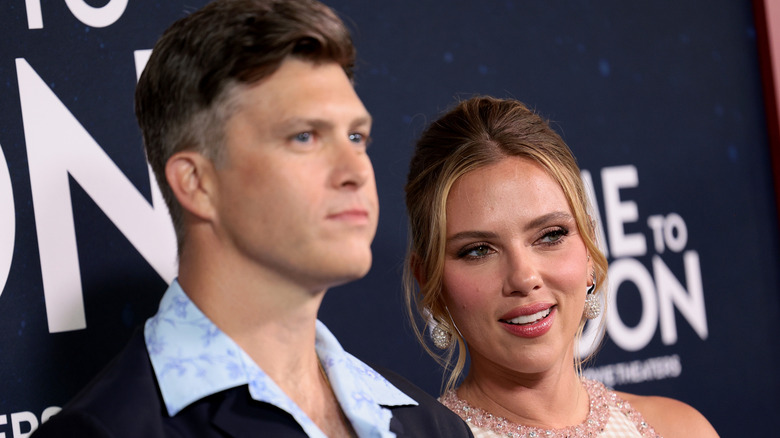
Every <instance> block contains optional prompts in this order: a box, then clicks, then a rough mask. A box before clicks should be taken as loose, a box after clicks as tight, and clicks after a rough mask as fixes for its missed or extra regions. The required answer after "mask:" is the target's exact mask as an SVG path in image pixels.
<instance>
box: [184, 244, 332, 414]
mask: <svg viewBox="0 0 780 438" xmlns="http://www.w3.org/2000/svg"><path fill="white" fill-rule="evenodd" d="M179 284H181V286H182V289H183V290H184V291H185V292H186V293H187V295H188V296H189V297H190V299H191V300H192V301H193V302H194V303H195V305H196V306H198V308H199V309H200V310H201V311H202V312H203V313H204V314H205V315H206V316H207V317H208V318H209V319H210V320H211V321H212V322H213V323H214V324H215V325H216V326H217V327H219V329H220V330H221V331H222V332H224V333H225V334H227V335H228V336H229V337H230V338H231V339H233V341H234V342H236V343H237V344H238V345H239V346H240V347H241V348H242V349H243V350H244V351H245V352H246V353H247V354H248V355H249V357H251V358H252V360H254V361H255V363H256V364H257V365H258V366H260V368H262V369H263V371H264V372H265V373H266V374H268V376H269V377H271V378H272V379H273V380H274V382H276V383H277V385H279V386H280V387H281V388H282V389H283V390H284V391H285V392H286V393H288V395H290V392H288V388H289V389H290V390H291V391H292V392H294V387H295V386H296V385H298V384H301V383H306V382H307V381H308V382H312V381H315V380H316V379H317V378H318V377H317V373H318V368H317V366H318V365H317V364H318V361H317V355H316V351H315V348H314V344H315V328H316V319H317V312H318V310H319V307H320V303H321V302H322V298H323V297H324V294H325V290H320V291H312V290H304V289H303V288H302V287H300V286H298V285H296V284H294V283H292V282H289V281H285V280H284V279H283V278H282V277H280V276H278V275H274V273H272V272H267V271H264V270H263V269H261V268H259V267H257V266H256V265H253V264H252V263H249V262H247V261H244V260H236V259H235V258H231V257H230V255H229V254H220V253H219V252H218V251H217V252H214V251H212V252H207V251H192V252H190V253H184V254H182V257H181V260H180V265H179ZM296 401H297V400H296Z"/></svg>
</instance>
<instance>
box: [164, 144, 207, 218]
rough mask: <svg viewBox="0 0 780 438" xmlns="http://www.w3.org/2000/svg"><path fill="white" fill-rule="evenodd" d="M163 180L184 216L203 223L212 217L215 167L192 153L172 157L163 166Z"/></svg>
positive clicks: (196, 153)
mask: <svg viewBox="0 0 780 438" xmlns="http://www.w3.org/2000/svg"><path fill="white" fill-rule="evenodd" d="M165 178H166V179H167V180H168V185H169V186H170V187H171V190H172V191H173V194H174V196H176V199H177V200H178V201H179V204H180V205H181V206H182V209H184V210H185V211H186V212H188V213H190V214H192V215H193V216H196V217H198V218H200V219H203V220H210V219H212V218H213V216H214V211H215V209H214V200H215V199H214V195H215V194H216V191H215V190H214V189H215V184H216V180H215V172H214V164H213V163H212V162H211V160H209V159H208V158H206V157H204V156H203V155H202V154H200V153H199V152H195V151H192V150H186V151H181V152H177V153H175V154H173V155H172V156H171V158H169V159H168V162H167V163H165Z"/></svg>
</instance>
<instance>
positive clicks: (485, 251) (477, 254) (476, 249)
mask: <svg viewBox="0 0 780 438" xmlns="http://www.w3.org/2000/svg"><path fill="white" fill-rule="evenodd" d="M489 254H490V247H489V246H487V245H477V246H472V247H469V248H465V249H464V250H462V251H461V252H460V253H458V257H460V258H471V259H479V258H482V257H485V256H487V255H489Z"/></svg>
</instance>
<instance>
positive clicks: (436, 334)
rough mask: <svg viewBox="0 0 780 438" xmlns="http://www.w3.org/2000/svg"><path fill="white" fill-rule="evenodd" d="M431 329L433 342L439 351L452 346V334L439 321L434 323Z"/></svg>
mask: <svg viewBox="0 0 780 438" xmlns="http://www.w3.org/2000/svg"><path fill="white" fill-rule="evenodd" d="M434 324H435V325H434V326H433V328H432V329H431V340H432V341H433V345H435V346H436V348H438V349H439V350H446V349H448V348H450V345H451V344H452V333H451V332H450V331H449V330H447V329H446V328H444V327H443V326H442V325H441V324H440V323H439V322H438V321H437V322H434Z"/></svg>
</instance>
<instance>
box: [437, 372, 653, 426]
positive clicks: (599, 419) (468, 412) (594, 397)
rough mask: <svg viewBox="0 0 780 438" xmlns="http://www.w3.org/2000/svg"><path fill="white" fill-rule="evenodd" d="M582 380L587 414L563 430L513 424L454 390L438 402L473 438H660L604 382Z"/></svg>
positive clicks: (636, 412) (640, 415)
mask: <svg viewBox="0 0 780 438" xmlns="http://www.w3.org/2000/svg"><path fill="white" fill-rule="evenodd" d="M582 383H583V386H584V387H585V389H586V391H587V392H588V397H589V399H590V412H589V413H588V417H587V418H586V419H585V421H584V422H583V423H581V424H579V425H576V426H570V427H566V428H563V429H550V430H547V429H541V428H536V427H528V426H523V425H521V424H517V423H512V422H511V421H509V420H507V419H505V418H503V417H498V416H494V415H493V414H491V413H489V412H487V411H484V410H482V409H480V408H477V407H474V406H471V405H470V404H469V403H468V402H467V401H465V400H463V399H461V398H459V397H458V395H457V394H456V393H455V391H454V390H450V391H447V392H446V393H445V394H444V395H443V396H441V397H440V398H439V401H441V402H442V403H443V404H444V405H445V406H447V407H448V408H450V410H452V411H453V412H455V413H456V414H458V415H459V416H460V417H461V418H462V419H463V420H464V421H466V423H468V425H469V427H470V428H471V432H472V433H473V434H474V438H497V437H501V438H580V437H592V438H596V437H598V438H629V437H643V438H648V437H652V438H656V437H660V435H658V434H657V433H655V430H654V429H653V427H652V426H650V425H649V424H647V422H646V421H645V420H644V418H643V417H642V414H640V413H639V411H637V410H635V409H634V408H633V407H632V406H631V405H630V404H629V403H628V402H627V401H625V400H623V399H622V398H620V397H618V395H617V394H616V393H615V392H614V391H611V390H609V389H607V388H606V387H605V386H604V384H602V383H601V382H598V381H595V380H589V379H583V381H582Z"/></svg>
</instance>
